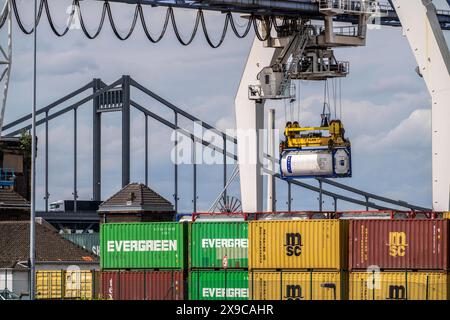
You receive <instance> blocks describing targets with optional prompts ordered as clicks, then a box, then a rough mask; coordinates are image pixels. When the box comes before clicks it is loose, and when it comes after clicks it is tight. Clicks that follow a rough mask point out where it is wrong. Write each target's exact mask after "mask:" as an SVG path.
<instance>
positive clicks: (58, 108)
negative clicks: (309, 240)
mask: <svg viewBox="0 0 450 320" xmlns="http://www.w3.org/2000/svg"><path fill="white" fill-rule="evenodd" d="M132 88H134V89H137V90H138V92H139V93H141V94H144V96H145V97H146V98H148V99H149V100H150V101H157V102H159V103H160V104H161V105H162V106H163V107H165V108H166V109H169V110H170V111H171V112H172V113H173V119H172V120H167V119H165V118H163V117H162V116H160V115H158V114H156V113H154V112H152V111H150V109H149V108H147V107H146V106H145V105H143V104H140V103H138V102H136V101H135V100H133V98H132V97H131V94H130V92H131V89H132ZM86 92H88V93H89V95H88V96H86ZM80 96H82V97H80ZM72 99H73V100H74V101H75V102H71V103H70V105H65V103H66V102H68V101H69V100H72ZM88 103H92V123H93V126H92V129H93V141H92V148H93V157H92V169H93V174H92V190H93V192H92V199H93V200H97V201H99V200H101V186H102V185H101V180H102V179H101V137H102V130H101V123H102V114H103V113H104V112H120V113H121V115H122V117H121V118H122V150H121V154H122V169H121V170H122V186H125V185H127V184H128V183H129V182H130V156H131V150H130V111H131V108H134V109H135V110H138V111H140V112H141V113H142V114H143V115H144V119H145V120H144V121H145V168H144V169H145V171H144V172H145V183H146V184H148V181H149V167H148V163H149V140H148V133H149V125H148V120H149V118H152V119H154V120H156V121H157V122H159V123H161V124H163V125H165V126H166V127H168V128H170V129H172V130H177V132H178V134H181V135H183V136H185V137H187V138H189V139H190V140H191V141H192V145H193V147H194V148H193V150H196V148H195V147H196V146H197V144H200V145H201V146H202V147H203V148H211V149H213V150H214V151H215V152H216V153H217V154H219V155H222V156H223V164H222V166H223V171H222V172H223V176H222V177H223V187H224V188H225V189H226V186H227V183H228V174H227V164H232V163H231V161H229V159H232V160H233V161H237V160H238V157H237V155H236V154H235V153H234V152H232V151H229V150H227V142H228V143H231V144H232V145H236V144H237V140H236V138H235V137H232V136H229V135H227V134H225V133H223V132H221V131H219V130H218V129H216V128H215V127H213V126H212V125H210V124H208V123H206V122H203V121H201V120H200V119H198V118H197V117H195V116H193V115H191V114H189V113H188V112H186V111H184V110H182V109H180V108H178V107H176V106H175V105H174V104H172V103H170V102H169V101H167V100H165V99H164V98H162V97H161V96H159V95H157V94H156V93H154V92H153V91H151V90H149V89H147V88H146V87H144V86H143V85H141V84H139V83H138V82H136V81H135V80H134V79H132V78H131V77H130V76H122V77H121V78H120V79H118V80H116V81H114V82H113V83H111V84H109V85H107V84H105V83H104V82H103V81H102V80H101V79H94V80H93V81H91V82H89V83H87V84H86V85H84V86H83V87H81V88H79V89H78V90H75V91H73V92H71V93H69V94H67V95H66V96H64V97H62V98H60V99H58V100H57V101H55V102H53V103H51V104H49V105H48V106H46V107H43V108H41V109H39V110H37V112H36V117H38V120H37V122H36V125H37V127H41V126H44V127H45V139H44V140H45V142H44V145H45V154H44V158H45V159H44V162H45V163H44V168H45V169H44V170H45V172H44V177H45V178H44V184H45V206H46V208H47V209H48V204H49V196H50V194H49V179H48V177H49V170H50V169H49V122H50V121H51V120H54V119H57V118H58V117H60V116H62V115H64V114H67V113H69V112H72V113H73V121H74V138H73V176H74V182H73V197H74V198H73V199H74V201H77V198H78V196H77V193H78V192H77V189H78V183H77V168H78V162H77V121H78V120H77V111H78V109H79V108H80V107H85V106H86V105H87V104H88ZM180 118H184V119H187V120H189V121H192V122H195V123H197V124H201V126H202V128H203V129H205V130H210V131H212V132H214V133H215V134H217V135H218V136H219V137H221V138H222V145H217V144H213V143H211V142H210V141H206V140H204V139H203V137H198V136H196V135H195V134H194V133H192V132H191V131H189V130H187V129H183V128H181V127H180V126H179V120H180ZM30 120H31V114H28V115H26V116H23V117H21V118H19V119H17V120H15V121H13V122H11V123H9V124H6V125H5V126H4V128H3V129H4V131H5V132H7V133H6V136H16V135H18V134H20V133H22V132H24V131H28V130H30V129H31V124H30ZM174 148H177V142H176V141H175V142H174ZM175 150H177V149H175ZM175 154H177V152H175ZM265 157H266V158H269V156H268V155H265ZM271 159H272V160H275V161H278V160H277V159H274V158H271ZM178 166H179V164H177V161H175V163H174V164H173V170H174V171H173V172H174V193H173V198H174V199H173V200H174V204H175V210H178V200H179V197H178V182H179V177H178V169H179V168H178ZM191 166H192V172H193V181H192V184H193V189H192V190H193V194H192V203H193V208H192V211H193V212H197V211H198V210H197V180H198V177H197V164H196V162H195V161H194V162H193V163H192V164H191ZM266 172H267V173H269V174H272V175H274V176H275V177H276V178H277V179H280V180H282V179H281V177H280V175H279V174H278V173H275V172H270V171H268V169H266ZM316 180H317V182H318V186H315V185H312V184H310V183H306V182H303V181H298V180H290V181H285V180H282V181H283V182H284V183H287V187H288V197H287V205H288V212H291V211H293V208H292V201H293V200H294V199H293V192H292V187H293V186H294V187H301V188H304V189H307V190H310V191H312V192H315V193H318V195H319V197H318V200H319V206H318V208H319V211H322V209H323V208H322V206H323V197H329V198H331V199H333V201H334V210H335V211H337V210H338V201H343V202H347V203H351V204H355V205H359V206H363V207H365V208H366V210H369V209H376V210H398V209H400V208H403V209H407V210H412V211H422V212H429V211H430V209H429V208H424V207H420V206H415V205H411V204H409V203H407V202H404V201H398V200H393V199H389V198H386V197H382V196H378V195H375V194H373V193H369V192H365V191H362V190H359V189H357V188H353V187H350V186H347V185H344V184H341V183H338V182H335V181H332V180H329V179H323V178H319V179H316ZM324 184H326V185H329V186H332V187H334V188H337V189H340V190H342V191H344V192H346V193H350V194H351V196H347V195H343V194H339V193H336V192H331V191H327V190H325V189H324V188H323V185H324ZM226 196H227V194H226V192H224V193H223V197H224V198H225V197H226ZM374 200H375V201H378V202H382V203H385V205H382V204H378V203H375V202H373V201H374ZM392 206H393V207H392ZM396 207H397V208H396Z"/></svg>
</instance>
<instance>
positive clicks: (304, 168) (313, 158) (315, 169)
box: [281, 150, 333, 177]
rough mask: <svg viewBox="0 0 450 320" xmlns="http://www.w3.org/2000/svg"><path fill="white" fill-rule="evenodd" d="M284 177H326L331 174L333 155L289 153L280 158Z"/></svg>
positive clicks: (308, 152) (306, 152)
mask: <svg viewBox="0 0 450 320" xmlns="http://www.w3.org/2000/svg"><path fill="white" fill-rule="evenodd" d="M281 172H282V173H283V175H284V176H286V177H297V176H326V175H332V174H333V155H332V154H331V152H329V151H328V150H326V151H317V150H314V151H290V152H287V153H285V154H284V155H283V157H282V158H281Z"/></svg>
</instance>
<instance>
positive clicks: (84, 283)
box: [64, 270, 99, 300]
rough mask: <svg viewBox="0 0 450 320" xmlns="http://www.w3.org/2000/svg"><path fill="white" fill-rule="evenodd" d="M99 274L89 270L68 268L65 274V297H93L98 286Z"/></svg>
mask: <svg viewBox="0 0 450 320" xmlns="http://www.w3.org/2000/svg"><path fill="white" fill-rule="evenodd" d="M98 279H99V275H98V274H97V273H96V272H95V271H89V270H68V271H66V276H65V293H64V297H65V298H67V299H89V300H91V299H93V298H94V293H95V291H96V290H95V289H96V288H97V287H98V286H97V285H96V284H97V281H98Z"/></svg>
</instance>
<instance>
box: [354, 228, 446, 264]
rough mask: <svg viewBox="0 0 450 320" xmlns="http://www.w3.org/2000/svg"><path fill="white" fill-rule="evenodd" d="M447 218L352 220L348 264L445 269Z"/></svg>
mask: <svg viewBox="0 0 450 320" xmlns="http://www.w3.org/2000/svg"><path fill="white" fill-rule="evenodd" d="M448 224H449V220H416V219H413V220H351V221H350V227H349V228H350V230H349V268H350V269H353V270H354V269H367V268H368V267H369V266H378V267H379V268H381V269H403V270H404V269H428V270H448V255H449V252H448V226H449V225H448Z"/></svg>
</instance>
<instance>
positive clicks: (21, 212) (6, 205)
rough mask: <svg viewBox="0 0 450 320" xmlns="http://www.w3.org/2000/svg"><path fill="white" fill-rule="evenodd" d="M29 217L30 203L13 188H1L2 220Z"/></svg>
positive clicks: (0, 206) (0, 216) (0, 212)
mask: <svg viewBox="0 0 450 320" xmlns="http://www.w3.org/2000/svg"><path fill="white" fill-rule="evenodd" d="M29 219H30V203H29V202H28V201H27V200H26V199H25V198H23V197H22V196H21V195H20V194H18V193H17V192H15V191H13V190H9V189H0V221H11V220H16V221H18V220H29Z"/></svg>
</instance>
